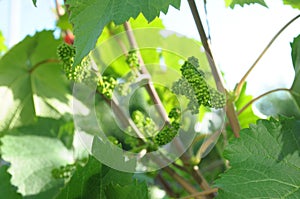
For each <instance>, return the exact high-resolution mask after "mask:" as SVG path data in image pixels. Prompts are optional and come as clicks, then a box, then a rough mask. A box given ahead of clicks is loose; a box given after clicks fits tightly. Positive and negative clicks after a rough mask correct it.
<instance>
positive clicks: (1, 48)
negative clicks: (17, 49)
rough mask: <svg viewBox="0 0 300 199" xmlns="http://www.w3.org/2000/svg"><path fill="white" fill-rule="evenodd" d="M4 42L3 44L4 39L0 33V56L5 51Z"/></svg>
mask: <svg viewBox="0 0 300 199" xmlns="http://www.w3.org/2000/svg"><path fill="white" fill-rule="evenodd" d="M4 42H5V38H4V37H3V34H2V32H1V31H0V55H2V54H3V53H4V52H5V51H6V49H7V47H6V46H5V43H4Z"/></svg>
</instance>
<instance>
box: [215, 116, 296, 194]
mask: <svg viewBox="0 0 300 199" xmlns="http://www.w3.org/2000/svg"><path fill="white" fill-rule="evenodd" d="M240 135H241V137H240V138H238V139H234V140H232V141H231V142H230V144H229V145H228V147H227V148H226V149H225V152H224V156H225V158H226V159H228V160H229V162H230V166H231V168H230V169H229V170H228V171H226V172H225V173H224V174H222V175H221V178H219V179H217V180H216V185H215V186H216V187H219V194H218V197H217V198H218V199H221V198H226V199H227V198H231V199H237V198H238V199H240V198H247V199H251V198H295V199H296V198H300V172H299V170H300V158H299V156H300V150H299V146H300V121H299V120H295V119H288V118H283V117H281V118H280V119H279V120H275V119H273V118H271V119H270V120H258V121H257V123H256V125H251V126H250V128H248V129H243V130H242V131H241V133H240Z"/></svg>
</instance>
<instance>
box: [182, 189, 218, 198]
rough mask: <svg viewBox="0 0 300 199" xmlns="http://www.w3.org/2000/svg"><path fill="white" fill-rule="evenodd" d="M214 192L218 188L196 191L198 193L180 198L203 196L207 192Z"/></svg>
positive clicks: (207, 193)
mask: <svg viewBox="0 0 300 199" xmlns="http://www.w3.org/2000/svg"><path fill="white" fill-rule="evenodd" d="M216 192H218V188H213V189H210V190H206V191H202V192H198V193H195V194H192V195H189V196H186V197H183V198H181V199H189V198H194V197H197V196H205V195H209V194H212V193H216Z"/></svg>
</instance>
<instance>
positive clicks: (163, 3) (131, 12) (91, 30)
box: [67, 0, 180, 65]
mask: <svg viewBox="0 0 300 199" xmlns="http://www.w3.org/2000/svg"><path fill="white" fill-rule="evenodd" d="M67 4H68V5H69V6H70V7H69V10H70V12H71V15H70V18H69V19H70V21H71V23H73V24H74V34H75V37H76V38H75V43H74V45H75V46H76V56H75V59H74V65H77V64H79V63H80V61H81V60H82V59H83V57H84V56H86V55H87V54H88V53H89V52H90V50H92V49H93V48H94V46H95V44H96V42H97V39H98V37H99V36H100V34H101V33H102V31H103V28H104V26H105V25H106V24H108V23H109V22H111V21H113V22H115V23H116V24H117V25H119V24H122V23H124V22H125V21H127V20H128V19H129V18H130V17H133V18H136V17H137V16H138V15H139V13H143V15H144V16H145V18H146V19H147V20H148V21H149V22H150V21H152V20H154V19H155V17H157V16H159V14H160V11H162V12H163V13H167V11H168V8H169V6H170V5H172V6H174V7H175V8H179V7H180V0H155V1H153V0H138V1H135V2H134V3H132V2H131V1H129V0H125V1H124V0H114V1H111V0H88V1H86V0H81V1H78V0H68V1H67Z"/></svg>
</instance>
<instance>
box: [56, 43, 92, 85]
mask: <svg viewBox="0 0 300 199" xmlns="http://www.w3.org/2000/svg"><path fill="white" fill-rule="evenodd" d="M75 53H76V50H75V48H74V46H72V45H68V44H66V43H62V44H60V45H59V46H58V47H57V56H58V58H59V60H61V61H62V64H63V70H64V72H65V74H66V76H67V78H68V79H69V80H73V81H75V82H82V81H83V80H84V79H85V78H86V77H87V76H88V70H87V68H88V65H89V59H88V57H86V58H84V59H83V61H82V62H81V64H79V65H77V66H73V63H74V56H75Z"/></svg>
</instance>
